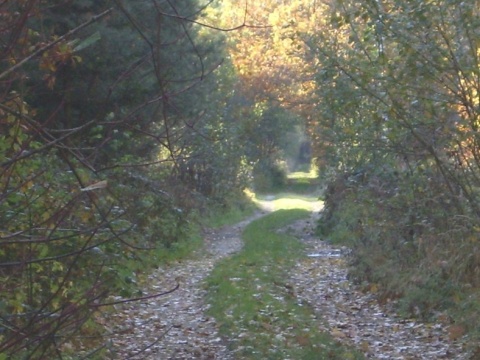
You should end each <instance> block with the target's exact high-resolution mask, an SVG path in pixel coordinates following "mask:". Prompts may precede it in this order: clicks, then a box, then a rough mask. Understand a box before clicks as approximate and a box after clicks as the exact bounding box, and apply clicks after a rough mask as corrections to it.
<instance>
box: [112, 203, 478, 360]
mask: <svg viewBox="0 0 480 360" xmlns="http://www.w3.org/2000/svg"><path fill="white" fill-rule="evenodd" d="M283 205H284V204H283ZM259 206H261V207H262V208H263V211H259V212H258V213H256V214H255V215H254V216H252V217H250V218H248V219H246V220H245V221H242V222H240V223H238V224H236V225H234V226H228V227H224V228H222V229H219V230H208V231H207V232H206V234H205V238H204V242H205V246H204V249H203V251H201V252H200V253H198V254H197V255H196V256H194V257H193V258H192V259H188V260H185V261H182V262H178V263H176V264H173V265H172V266H170V267H168V268H165V269H159V270H157V271H155V272H154V273H152V274H151V276H150V279H149V281H148V282H149V286H148V288H147V289H146V293H158V292H162V291H165V290H168V289H170V288H173V287H174V286H175V284H176V281H177V280H178V281H179V282H180V288H179V289H178V290H177V291H174V292H173V293H171V294H169V295H167V296H163V297H159V298H157V299H153V300H150V301H147V302H142V303H132V304H125V305H122V306H121V307H120V306H119V307H118V308H117V310H118V311H117V312H116V313H115V314H113V315H112V320H113V323H115V324H116V325H115V326H114V327H113V328H112V333H114V334H115V335H114V337H113V339H112V344H111V345H112V346H111V354H112V356H111V358H112V359H159V360H167V359H177V360H181V359H182V360H183V359H185V360H186V359H204V360H206V359H221V360H230V359H235V356H234V353H233V352H232V351H230V350H229V349H228V339H224V338H222V337H221V336H220V335H219V333H218V324H217V323H216V321H215V319H213V318H211V317H209V316H207V315H206V314H205V312H206V310H207V309H208V305H207V304H206V303H205V301H204V297H205V294H206V290H205V288H204V284H203V282H204V280H205V278H206V277H207V276H208V275H209V273H210V272H211V270H212V269H213V267H214V266H215V263H216V262H217V261H218V260H220V259H222V258H224V257H227V256H230V255H232V254H233V253H235V252H237V251H239V250H240V249H241V247H242V240H241V233H242V230H243V229H244V228H245V226H246V225H248V224H249V223H250V222H251V221H253V220H254V219H257V218H259V217H261V216H263V215H264V214H265V213H266V212H269V211H273V210H277V209H278V207H279V203H278V199H276V200H275V199H273V198H272V199H266V200H265V199H264V200H262V201H260V202H259ZM280 206H281V205H280ZM315 210H318V207H317V206H316V207H315ZM316 216H318V212H312V217H311V218H309V219H306V220H301V221H298V222H296V223H294V224H292V225H290V226H287V227H286V228H285V229H284V230H283V231H286V232H288V233H289V234H292V235H295V236H296V237H298V238H299V239H300V240H301V241H302V242H303V243H304V244H305V251H306V252H305V255H306V256H305V257H304V258H303V260H302V261H300V262H299V263H298V264H297V265H296V266H295V268H294V271H293V272H292V273H291V278H290V279H287V282H288V283H290V284H292V285H293V287H294V293H295V296H296V297H297V298H298V302H299V303H302V304H305V305H306V306H310V307H312V308H313V309H314V311H315V314H316V317H317V319H318V326H319V328H320V329H321V330H324V331H327V332H329V333H331V334H332V335H333V336H334V337H335V338H336V339H337V340H338V341H340V342H344V343H346V344H349V345H352V346H354V347H355V348H357V349H359V350H360V351H362V352H363V353H364V354H365V357H366V358H367V359H390V360H395V359H405V360H424V359H425V360H427V359H454V360H467V359H469V358H468V356H467V355H465V354H462V346H461V343H459V342H453V341H451V340H450V339H449V334H448V332H447V328H446V326H444V325H442V324H425V323H421V322H418V321H415V320H413V319H412V320H405V319H401V318H399V317H398V316H396V315H395V313H394V312H393V311H391V310H389V309H388V308H386V307H382V306H380V305H379V304H378V302H377V301H376V300H375V296H374V294H371V293H362V292H361V291H359V290H358V289H356V288H355V286H354V285H353V284H352V283H351V282H349V281H348V279H347V258H348V249H346V248H340V247H335V246H332V245H330V244H328V243H326V242H323V241H319V240H318V238H316V237H314V236H313V227H314V226H315V220H316ZM285 331H288V330H285Z"/></svg>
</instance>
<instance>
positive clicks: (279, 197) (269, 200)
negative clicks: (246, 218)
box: [246, 190, 323, 211]
mask: <svg viewBox="0 0 480 360" xmlns="http://www.w3.org/2000/svg"><path fill="white" fill-rule="evenodd" d="M246 193H247V195H248V196H249V197H250V198H251V200H252V201H253V203H255V204H256V205H257V206H258V207H260V208H262V209H268V210H270V211H277V210H289V209H303V210H307V211H319V210H321V209H322V207H323V201H321V200H319V198H318V196H317V195H316V194H311V195H299V194H296V193H291V192H283V193H277V194H275V195H269V194H255V193H253V192H251V191H249V190H246Z"/></svg>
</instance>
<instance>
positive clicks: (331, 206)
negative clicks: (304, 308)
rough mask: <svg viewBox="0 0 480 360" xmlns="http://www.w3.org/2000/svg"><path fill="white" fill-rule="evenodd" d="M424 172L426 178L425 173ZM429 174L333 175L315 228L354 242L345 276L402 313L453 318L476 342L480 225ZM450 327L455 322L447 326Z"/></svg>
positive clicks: (444, 319)
mask: <svg viewBox="0 0 480 360" xmlns="http://www.w3.org/2000/svg"><path fill="white" fill-rule="evenodd" d="M423 179H425V178H423ZM445 193H446V189H444V188H443V187H442V183H440V182H435V176H434V175H433V174H432V176H430V177H428V179H425V180H424V181H422V177H410V176H408V175H401V174H399V173H398V172H395V173H393V172H392V173H388V172H380V173H377V174H372V173H370V174H368V173H364V172H359V173H357V174H354V175H351V174H350V175H345V176H339V177H337V178H336V179H335V180H334V181H332V182H331V183H330V185H329V187H328V188H327V190H326V193H325V209H324V211H323V217H322V218H321V220H320V224H319V232H320V233H321V235H322V236H323V237H326V238H328V239H329V240H330V241H332V242H334V243H342V244H347V245H348V246H350V247H352V249H353V259H352V264H351V265H352V267H351V271H350V275H351V277H352V278H353V279H354V280H355V281H357V282H358V283H359V284H361V285H363V286H364V288H365V290H373V291H375V292H377V295H378V298H379V299H380V301H383V302H387V301H390V300H393V301H395V302H396V304H397V306H398V309H399V310H400V311H401V313H403V314H404V316H408V317H420V318H423V319H436V320H439V321H441V322H443V323H444V324H445V326H452V325H455V327H454V329H455V332H454V333H453V332H452V333H451V337H452V338H455V339H456V338H458V337H460V336H463V335H465V334H466V335H467V336H468V337H469V340H470V343H471V344H473V345H474V344H475V343H477V344H478V342H477V341H478V339H479V335H480V328H479V324H478V322H477V321H472V319H478V318H480V277H479V269H480V255H479V254H480V251H479V250H480V245H479V244H480V243H479V228H478V226H476V225H475V222H474V221H472V218H470V217H469V216H468V215H467V214H465V215H454V214H455V213H456V211H455V210H456V208H455V204H454V203H453V201H452V200H451V199H450V198H449V197H448V196H447V195H446V194H445ZM452 329H453V327H452Z"/></svg>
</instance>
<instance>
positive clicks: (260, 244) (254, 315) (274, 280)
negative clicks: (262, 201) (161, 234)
mask: <svg viewBox="0 0 480 360" xmlns="http://www.w3.org/2000/svg"><path fill="white" fill-rule="evenodd" d="M308 215H309V212H308V211H305V210H280V211H277V212H274V213H272V214H269V215H267V216H265V217H262V218H261V219H258V220H256V221H254V222H252V223H251V224H250V225H248V226H247V228H246V229H245V231H244V233H243V239H244V242H245V245H244V248H243V250H242V251H241V252H240V253H238V254H236V255H234V256H233V257H230V258H228V259H225V260H224V261H222V262H220V263H219V264H218V265H217V266H216V267H215V269H214V270H213V272H212V274H211V275H210V276H209V278H208V279H207V288H208V302H209V304H210V305H211V307H210V310H209V312H210V315H212V316H214V317H215V318H216V319H217V321H218V322H219V324H220V332H221V334H222V335H224V336H226V337H227V338H228V339H230V340H231V346H232V349H233V350H234V351H235V353H236V355H237V356H236V357H237V358H239V359H282V360H285V359H347V360H348V359H363V357H362V355H360V354H359V353H357V352H355V351H354V350H352V349H350V348H347V347H345V346H342V345H341V344H339V343H338V342H336V341H335V340H334V339H333V338H332V337H331V336H330V335H329V334H327V333H324V332H321V331H319V330H318V329H317V324H318V321H319V320H318V319H316V316H315V314H314V313H313V311H312V309H311V308H310V307H309V306H307V305H305V304H300V303H298V299H296V297H295V295H294V293H293V289H292V286H291V285H290V284H288V283H287V282H286V280H285V279H286V278H288V272H289V271H290V270H291V268H292V267H293V266H294V265H295V263H296V261H297V260H299V259H300V258H301V257H302V256H303V255H302V245H301V243H300V242H299V241H298V240H297V239H295V238H294V237H292V236H289V235H286V234H283V233H278V232H276V230H277V229H279V228H281V227H284V226H286V225H288V224H289V223H292V222H293V221H295V220H298V219H301V218H305V217H307V216H308Z"/></svg>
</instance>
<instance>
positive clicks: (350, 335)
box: [289, 219, 473, 360]
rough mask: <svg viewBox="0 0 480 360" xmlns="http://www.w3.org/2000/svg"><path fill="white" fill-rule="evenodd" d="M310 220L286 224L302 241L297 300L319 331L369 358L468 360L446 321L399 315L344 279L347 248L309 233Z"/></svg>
mask: <svg viewBox="0 0 480 360" xmlns="http://www.w3.org/2000/svg"><path fill="white" fill-rule="evenodd" d="M314 223H315V219H310V220H306V221H305V220H303V221H300V222H298V223H296V224H294V225H292V226H291V227H290V229H289V230H290V232H291V233H293V234H295V235H296V236H297V237H298V238H299V239H301V240H302V242H303V243H304V244H305V245H306V254H307V257H306V258H305V259H304V260H303V261H302V262H300V263H298V264H297V266H296V267H295V269H294V271H293V272H292V277H291V279H290V282H291V283H292V284H295V292H296V295H297V297H298V298H299V300H300V301H303V302H305V303H308V304H309V305H310V306H312V307H313V308H314V310H315V312H316V313H317V314H318V316H319V318H321V319H322V320H323V321H321V322H319V327H320V328H321V329H322V330H325V331H328V332H330V333H331V334H332V335H333V336H334V337H336V338H337V339H338V340H340V341H342V342H345V343H347V344H350V345H353V346H355V347H356V348H358V349H360V350H361V351H362V352H363V353H364V354H365V355H366V357H367V358H368V359H388V360H397V359H398V360H400V359H402V360H437V359H455V360H466V359H473V358H470V357H469V356H468V355H467V354H465V353H462V344H461V342H454V341H451V340H450V338H449V333H448V325H447V324H425V323H422V322H418V321H416V320H414V319H411V320H405V319H401V318H400V317H398V316H397V315H396V314H395V313H394V312H393V311H392V310H391V309H388V307H385V306H380V305H379V303H378V302H377V300H376V299H375V296H374V295H373V294H371V293H363V292H361V291H359V290H358V289H357V288H356V287H355V286H353V285H352V283H351V282H350V281H349V280H348V279H347V258H348V252H349V251H348V249H346V248H342V247H335V246H332V245H330V244H328V243H326V242H323V241H319V239H318V238H317V237H315V236H313V235H312V233H313V229H312V226H313V224H314Z"/></svg>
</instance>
